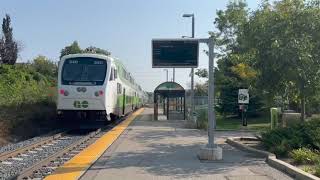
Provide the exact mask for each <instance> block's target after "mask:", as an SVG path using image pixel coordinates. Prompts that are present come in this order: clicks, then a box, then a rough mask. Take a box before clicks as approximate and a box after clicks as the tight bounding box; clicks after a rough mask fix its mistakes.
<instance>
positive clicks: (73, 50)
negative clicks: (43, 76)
mask: <svg viewBox="0 0 320 180" xmlns="http://www.w3.org/2000/svg"><path fill="white" fill-rule="evenodd" d="M78 53H82V50H81V48H80V46H79V44H78V42H77V41H73V43H72V44H71V45H70V46H66V47H65V48H63V49H62V50H61V52H60V58H61V57H62V56H65V55H68V54H78Z"/></svg>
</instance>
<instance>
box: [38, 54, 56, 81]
mask: <svg viewBox="0 0 320 180" xmlns="http://www.w3.org/2000/svg"><path fill="white" fill-rule="evenodd" d="M32 66H33V68H34V69H35V70H36V71H37V72H39V73H41V74H42V75H45V76H46V77H51V78H56V76H57V71H58V67H57V65H56V64H55V63H54V62H52V61H50V60H49V59H48V58H47V57H45V56H42V55H39V56H38V57H36V58H35V59H34V60H33V62H32Z"/></svg>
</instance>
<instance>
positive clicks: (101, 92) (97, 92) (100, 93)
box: [94, 90, 104, 97]
mask: <svg viewBox="0 0 320 180" xmlns="http://www.w3.org/2000/svg"><path fill="white" fill-rule="evenodd" d="M103 94H104V93H103V91H102V90H100V91H96V92H95V93H94V95H95V96H96V97H99V96H102V95H103Z"/></svg>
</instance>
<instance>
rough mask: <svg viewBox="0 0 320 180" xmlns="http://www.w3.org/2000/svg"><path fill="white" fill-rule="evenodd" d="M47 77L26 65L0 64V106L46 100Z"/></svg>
mask: <svg viewBox="0 0 320 180" xmlns="http://www.w3.org/2000/svg"><path fill="white" fill-rule="evenodd" d="M49 87H50V84H49V81H48V79H47V78H46V77H45V76H44V75H42V74H40V73H38V72H36V71H34V70H33V69H32V68H30V67H28V66H27V65H26V66H8V65H1V66H0V106H11V105H16V106H19V105H22V104H30V103H31V104H32V103H36V102H39V101H46V100H47V98H48V92H49Z"/></svg>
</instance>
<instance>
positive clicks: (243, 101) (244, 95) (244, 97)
mask: <svg viewBox="0 0 320 180" xmlns="http://www.w3.org/2000/svg"><path fill="white" fill-rule="evenodd" d="M238 103H239V109H240V111H241V120H242V125H243V126H247V125H248V123H247V110H248V105H247V104H249V90H248V89H239V93H238Z"/></svg>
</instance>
